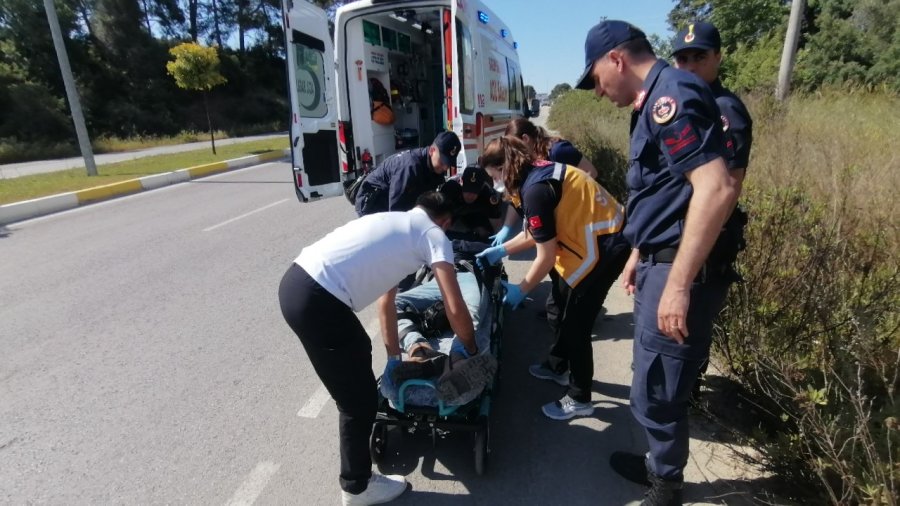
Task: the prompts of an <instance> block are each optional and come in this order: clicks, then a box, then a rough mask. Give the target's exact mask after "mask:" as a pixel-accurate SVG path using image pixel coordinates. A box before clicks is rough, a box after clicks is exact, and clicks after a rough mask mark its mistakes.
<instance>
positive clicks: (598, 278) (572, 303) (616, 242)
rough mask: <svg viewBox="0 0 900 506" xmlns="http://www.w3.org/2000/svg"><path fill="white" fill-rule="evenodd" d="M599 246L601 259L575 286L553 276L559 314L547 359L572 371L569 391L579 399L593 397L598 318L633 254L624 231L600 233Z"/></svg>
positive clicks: (575, 398) (556, 368)
mask: <svg viewBox="0 0 900 506" xmlns="http://www.w3.org/2000/svg"><path fill="white" fill-rule="evenodd" d="M597 249H598V252H599V254H600V260H599V261H598V262H597V265H595V266H594V268H593V269H592V270H591V272H590V273H589V274H588V275H587V276H585V278H584V279H583V280H582V281H581V283H579V284H578V286H577V287H575V288H574V289H573V288H571V287H570V286H569V285H568V284H566V282H565V280H563V279H562V277H561V276H558V275H557V276H551V282H552V285H551V291H552V294H553V299H554V301H555V303H556V306H557V307H558V308H559V316H558V321H557V323H556V326H555V328H554V331H555V332H554V342H553V347H552V348H551V349H550V356H549V358H548V360H547V362H548V363H549V365H550V366H551V368H553V369H554V370H555V371H556V372H563V371H565V370H569V372H570V376H569V391H568V392H567V393H568V395H569V397H571V398H572V399H574V400H576V401H578V402H589V401H590V400H591V384H592V382H593V379H594V352H593V347H592V346H591V330H592V329H593V327H594V321H595V320H596V319H597V315H599V314H600V309H601V308H602V307H603V301H604V300H605V299H606V295H607V294H608V293H609V289H610V287H612V284H613V283H614V282H615V281H616V279H617V278H618V277H619V274H621V273H622V269H623V268H625V263H626V262H627V261H628V255H629V254H630V253H631V249H630V248H629V247H628V243H627V242H626V241H625V239H624V238H623V237H622V234H621V233H617V234H610V235H602V236H600V237H599V238H598V239H597ZM549 316H550V315H549V314H548V317H549Z"/></svg>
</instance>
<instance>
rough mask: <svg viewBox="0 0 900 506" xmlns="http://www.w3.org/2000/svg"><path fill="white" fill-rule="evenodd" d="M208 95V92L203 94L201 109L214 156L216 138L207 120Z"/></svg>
mask: <svg viewBox="0 0 900 506" xmlns="http://www.w3.org/2000/svg"><path fill="white" fill-rule="evenodd" d="M208 95H209V92H208V91H204V92H203V108H204V109H206V124H207V126H208V127H209V141H210V142H211V143H212V150H213V154H216V136H215V134H213V127H212V120H211V119H209V99H208V98H207V96H208Z"/></svg>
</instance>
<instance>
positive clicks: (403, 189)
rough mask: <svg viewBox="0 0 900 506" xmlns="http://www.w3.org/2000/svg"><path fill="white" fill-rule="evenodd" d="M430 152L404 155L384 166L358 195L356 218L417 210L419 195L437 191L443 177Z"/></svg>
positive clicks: (373, 173)
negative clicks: (373, 214) (434, 165)
mask: <svg viewBox="0 0 900 506" xmlns="http://www.w3.org/2000/svg"><path fill="white" fill-rule="evenodd" d="M428 149H429V148H418V149H411V150H409V151H401V152H400V153H397V154H394V155H391V156H390V157H388V158H387V159H386V160H385V161H383V162H381V165H379V166H378V167H376V168H375V170H373V171H372V172H371V173H369V175H368V176H367V177H366V180H365V181H363V183H362V186H361V187H360V189H359V193H358V194H357V195H356V203H355V206H356V214H358V215H359V216H364V215H367V214H372V213H380V212H384V211H409V210H410V209H412V208H414V207H416V199H417V198H419V196H420V195H422V194H423V193H425V192H427V191H432V190H436V189H437V187H438V186H440V184H441V183H443V182H444V175H443V174H437V173H435V172H434V168H433V167H432V164H431V157H430V156H428Z"/></svg>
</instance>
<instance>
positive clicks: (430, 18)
mask: <svg viewBox="0 0 900 506" xmlns="http://www.w3.org/2000/svg"><path fill="white" fill-rule="evenodd" d="M282 1H283V14H284V19H283V23H284V30H285V37H286V42H287V43H286V47H287V66H288V80H289V94H290V102H291V131H290V135H291V159H292V164H291V165H292V169H293V181H294V186H295V189H296V193H297V197H298V198H299V199H300V200H301V201H303V202H308V201H310V200H312V199H318V198H322V197H329V196H334V195H342V194H343V191H344V188H345V186H346V185H347V184H349V183H350V182H351V181H353V180H354V179H355V178H356V177H358V176H359V175H360V174H362V173H363V172H365V171H367V170H370V169H371V168H374V167H375V166H377V165H378V164H379V163H380V162H381V161H382V160H384V159H385V158H387V157H388V156H390V155H392V154H394V153H396V152H398V151H402V150H406V149H410V148H414V147H424V146H427V145H429V144H430V143H431V141H432V140H434V137H435V135H437V133H438V132H441V131H443V130H450V131H453V132H455V133H456V134H457V135H458V136H459V137H460V141H461V143H462V145H463V152H461V153H460V155H459V157H458V161H457V169H462V168H464V167H465V166H466V165H467V164H472V163H475V162H476V161H477V159H478V156H479V155H480V154H481V152H482V150H483V149H484V146H485V145H486V144H487V143H488V142H490V141H491V140H492V139H494V138H497V137H499V136H501V135H502V134H503V131H504V129H505V128H506V124H507V123H508V122H509V121H510V120H512V119H515V118H519V117H523V116H525V117H528V116H529V115H531V114H532V112H531V107H530V104H528V103H527V102H528V100H526V97H525V96H524V83H523V80H522V73H521V66H520V65H519V58H518V53H517V49H518V43H517V42H516V40H515V37H514V36H513V34H512V31H511V30H510V29H509V27H508V26H507V25H506V24H504V23H503V21H502V20H501V19H500V18H499V17H498V16H497V15H496V14H495V13H494V12H492V11H491V10H490V9H489V8H488V7H487V6H486V5H485V4H484V3H482V2H480V1H477V0H431V1H427V0H411V1H398V0H393V1H385V0H360V1H356V2H352V3H348V4H346V5H344V6H342V7H340V8H339V9H337V12H336V14H335V16H334V23H333V25H330V22H329V17H328V15H327V13H326V12H325V11H323V10H322V9H320V8H318V7H316V6H315V5H313V4H311V3H310V2H308V1H306V0H282ZM332 33H333V36H332V35H331V34H332ZM385 102H387V103H385ZM451 172H453V169H451Z"/></svg>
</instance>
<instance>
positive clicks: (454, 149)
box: [450, 146, 459, 156]
mask: <svg viewBox="0 0 900 506" xmlns="http://www.w3.org/2000/svg"><path fill="white" fill-rule="evenodd" d="M457 153H459V146H453V147H452V148H450V156H456V154H457Z"/></svg>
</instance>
